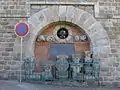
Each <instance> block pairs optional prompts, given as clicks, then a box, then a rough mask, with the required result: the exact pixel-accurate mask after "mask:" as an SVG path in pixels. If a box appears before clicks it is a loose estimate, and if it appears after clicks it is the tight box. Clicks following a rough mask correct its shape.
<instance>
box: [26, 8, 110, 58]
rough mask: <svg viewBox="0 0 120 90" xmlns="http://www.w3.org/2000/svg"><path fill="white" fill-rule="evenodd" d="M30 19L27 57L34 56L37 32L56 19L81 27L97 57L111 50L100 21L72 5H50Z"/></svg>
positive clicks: (56, 20)
mask: <svg viewBox="0 0 120 90" xmlns="http://www.w3.org/2000/svg"><path fill="white" fill-rule="evenodd" d="M31 20H32V21H31V23H30V25H31V30H30V38H29V39H28V42H27V45H26V46H27V47H26V52H25V55H26V56H28V57H31V56H33V57H34V45H35V40H36V37H37V35H38V33H39V32H41V31H42V30H43V28H44V27H45V26H47V25H48V24H50V23H53V22H58V21H67V22H71V23H74V24H76V25H77V26H79V27H81V28H82V29H83V30H84V31H85V32H86V34H87V35H88V36H89V38H90V39H91V44H92V48H91V50H92V51H93V54H94V55H95V56H97V58H99V57H100V55H104V54H106V53H107V54H109V53H110V52H111V50H110V42H109V38H108V35H107V32H106V31H105V29H104V28H103V26H102V25H101V24H100V22H98V21H96V20H95V18H94V17H93V16H92V15H90V14H89V13H88V12H86V11H84V10H81V9H78V8H76V7H73V6H50V7H48V8H45V9H43V10H41V11H39V12H38V13H35V14H34V15H33V16H31ZM28 46H29V47H28Z"/></svg>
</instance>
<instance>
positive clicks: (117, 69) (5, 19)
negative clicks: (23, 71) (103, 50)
mask: <svg viewBox="0 0 120 90" xmlns="http://www.w3.org/2000/svg"><path fill="white" fill-rule="evenodd" d="M29 1H42V0H0V77H1V78H3V77H4V78H7V77H8V75H10V74H11V75H14V74H18V75H19V71H20V62H19V61H20V52H19V48H18V47H19V44H20V42H19V41H20V39H19V38H18V37H16V35H15V34H14V25H15V24H16V23H18V22H19V21H20V20H25V21H27V18H29V17H30V15H32V14H34V13H35V12H37V11H35V10H36V8H39V10H41V9H42V8H46V7H47V6H42V8H41V6H38V5H37V6H35V7H32V5H30V4H29V3H28V2H29ZM43 1H45V0H43ZM46 1H53V0H46ZM54 1H56V0H54ZM62 1H63V0H62ZM67 1H68V0H67ZM69 1H72V0H69ZM76 1H77V0H76ZM79 1H80V2H95V3H97V5H96V7H94V6H89V5H87V6H86V5H82V6H79V8H81V9H82V8H83V10H85V11H88V12H89V13H91V14H92V15H93V16H94V17H95V18H96V20H97V21H100V22H101V24H102V25H103V27H104V28H105V30H106V31H107V33H108V36H109V39H110V45H111V53H109V54H108V56H101V58H104V57H107V59H105V60H104V59H102V60H101V64H102V67H101V74H100V77H101V84H102V85H106V86H112V85H114V86H118V87H120V0H79ZM98 1H99V2H98ZM30 6H31V9H30ZM96 8H97V9H96ZM95 10H96V11H95ZM95 12H96V14H95ZM25 40H26V39H25ZM16 41H18V42H17V43H16ZM101 43H102V42H101ZM16 45H18V46H17V48H14V47H15V46H16ZM16 49H18V50H16Z"/></svg>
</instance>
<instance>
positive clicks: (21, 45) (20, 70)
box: [20, 37, 23, 83]
mask: <svg viewBox="0 0 120 90" xmlns="http://www.w3.org/2000/svg"><path fill="white" fill-rule="evenodd" d="M22 42H23V37H21V49H20V51H21V58H20V59H21V60H20V83H21V82H22V52H23V51H22Z"/></svg>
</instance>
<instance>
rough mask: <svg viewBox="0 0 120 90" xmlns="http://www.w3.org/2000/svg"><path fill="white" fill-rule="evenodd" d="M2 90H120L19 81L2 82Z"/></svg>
mask: <svg viewBox="0 0 120 90" xmlns="http://www.w3.org/2000/svg"><path fill="white" fill-rule="evenodd" d="M0 90H120V88H118V89H113V88H100V87H97V88H92V87H85V88H78V87H61V86H52V85H42V84H30V83H22V84H20V83H19V82H17V81H4V80H0Z"/></svg>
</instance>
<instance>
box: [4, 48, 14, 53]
mask: <svg viewBox="0 0 120 90" xmlns="http://www.w3.org/2000/svg"><path fill="white" fill-rule="evenodd" d="M5 51H7V52H11V51H13V48H5Z"/></svg>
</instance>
